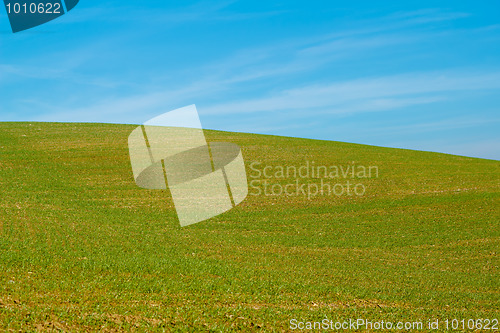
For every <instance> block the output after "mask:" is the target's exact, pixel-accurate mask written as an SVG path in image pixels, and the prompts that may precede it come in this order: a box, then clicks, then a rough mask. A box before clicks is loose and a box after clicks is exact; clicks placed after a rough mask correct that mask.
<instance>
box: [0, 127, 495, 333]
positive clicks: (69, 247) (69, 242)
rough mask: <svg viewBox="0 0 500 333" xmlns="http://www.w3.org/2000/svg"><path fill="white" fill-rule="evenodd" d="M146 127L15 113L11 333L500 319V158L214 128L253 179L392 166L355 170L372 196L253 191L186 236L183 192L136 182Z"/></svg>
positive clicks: (1, 296) (1, 134) (5, 181)
mask: <svg viewBox="0 0 500 333" xmlns="http://www.w3.org/2000/svg"><path fill="white" fill-rule="evenodd" d="M133 128H135V126H129V125H105V124H64V123H53V124H49V123H0V330H8V329H14V330H19V329H22V330H24V331H27V330H28V331H29V330H51V329H56V330H65V331H74V330H76V331H87V330H88V331H91V330H92V331H95V330H98V329H101V330H104V331H113V330H131V329H135V330H138V331H143V330H148V331H152V330H159V331H161V330H166V331H172V330H174V331H175V330H179V331H200V330H201V331H210V330H212V331H221V330H222V331H231V330H242V331H249V330H252V331H254V330H258V329H261V330H264V331H288V330H290V321H291V320H292V319H296V320H297V321H301V322H307V321H321V320H323V319H325V318H328V319H329V320H332V321H333V322H335V321H338V320H342V321H343V320H349V319H353V320H356V319H358V318H364V319H366V320H371V321H381V320H384V321H394V322H397V321H422V322H424V324H425V325H426V323H427V320H429V319H432V320H435V319H440V320H445V319H449V320H451V319H455V318H456V319H459V320H462V319H466V320H467V319H479V318H489V319H494V318H497V319H500V315H499V312H500V311H499V309H500V293H499V290H500V274H499V266H500V260H499V255H500V253H499V252H500V251H499V248H500V246H499V245H500V211H499V207H500V205H499V197H500V195H499V193H500V181H499V180H500V162H499V161H493V160H482V159H474V158H467V157H460V156H452V155H446V154H438V153H430V152H420V151H410V150H401V149H390V148H381V147H373V146H366V145H356V144H349V143H341V142H328V141H316V140H306V139H296V138H286V137H275V136H264V135H253V134H239V133H226V132H216V131H206V136H207V139H208V141H226V142H233V143H236V144H238V145H239V146H240V147H241V148H242V151H243V155H244V158H245V162H246V165H247V171H248V175H249V181H252V180H255V179H257V178H256V176H257V174H258V172H257V171H255V170H253V169H258V168H260V169H259V170H261V171H263V168H264V167H266V166H267V167H269V168H268V170H272V171H273V172H277V171H279V166H284V167H286V166H295V167H297V168H299V167H300V166H303V165H305V164H307V163H311V164H312V163H313V162H314V164H315V165H316V166H328V167H331V166H367V167H368V166H376V167H377V168H378V177H375V176H373V177H370V178H356V179H353V180H352V181H353V182H354V183H359V184H362V185H363V188H364V189H365V193H364V195H345V194H344V195H330V194H325V193H323V194H317V195H315V196H313V197H310V198H308V196H307V195H303V194H302V193H298V194H297V193H294V194H293V195H265V194H264V193H261V194H260V195H255V194H256V192H257V190H256V189H250V191H251V195H249V196H248V197H247V199H246V200H245V201H244V202H243V203H242V204H240V205H239V206H237V207H236V208H235V209H233V210H231V211H229V212H227V213H224V214H222V215H220V216H218V217H215V218H213V219H211V220H208V221H204V222H201V223H198V224H195V225H192V226H189V227H186V228H180V226H179V224H178V221H177V217H176V213H175V210H174V206H173V203H172V200H171V198H170V194H169V192H168V191H155V190H144V189H140V188H138V187H137V186H136V185H135V183H134V180H133V177H132V172H131V168H130V162H129V156H128V148H127V138H128V135H129V133H130V132H131V131H132V130H133ZM252 163H254V164H253V169H251V168H250V165H251V164H252ZM259 179H260V181H263V180H264V178H263V176H262V177H260V178H259ZM266 180H267V181H269V182H270V184H279V185H276V187H275V189H277V188H279V186H281V187H282V188H283V187H284V186H286V185H287V184H291V183H293V182H295V181H296V179H295V178H293V179H292V177H275V174H273V177H272V178H269V179H266ZM320 180H321V179H319V178H312V177H310V178H303V179H300V181H301V182H304V183H308V184H311V183H316V184H317V183H318V182H320ZM347 180H349V179H345V178H340V179H333V180H332V179H329V180H328V181H330V182H334V183H340V184H344V183H346V181H347ZM254 184H255V183H254ZM261 189H262V188H261ZM441 327H442V326H441Z"/></svg>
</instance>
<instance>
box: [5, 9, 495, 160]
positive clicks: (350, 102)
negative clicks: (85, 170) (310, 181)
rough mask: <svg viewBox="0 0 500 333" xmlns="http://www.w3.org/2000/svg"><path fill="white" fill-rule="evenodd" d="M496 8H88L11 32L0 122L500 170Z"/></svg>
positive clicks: (7, 26) (6, 54) (6, 33)
mask: <svg viewBox="0 0 500 333" xmlns="http://www.w3.org/2000/svg"><path fill="white" fill-rule="evenodd" d="M499 13H500V2H499V1H475V2H471V1H456V0H455V1H439V2H436V1H425V0H424V1H422V0H421V1H404V2H401V1H399V2H397V1H391V2H389V1H377V2H374V1H357V2H333V1H314V0H313V1H290V0H287V1H165V0H161V1H156V0H155V1H128V0H120V1H86V0H81V1H80V4H79V5H78V6H77V7H76V8H75V9H74V10H73V11H71V12H69V13H68V14H67V15H64V16H62V17H61V18H59V19H57V20H54V21H52V22H49V23H47V24H44V25H42V26H39V27H37V28H34V29H31V30H28V31H24V32H20V33H16V34H13V33H12V32H11V31H10V26H9V23H8V20H7V16H6V12H5V10H4V9H3V8H2V9H0V22H1V23H0V91H1V95H0V96H1V103H0V121H58V122H66V121H72V122H73V121H75V122H106V123H108V122H109V123H134V124H139V123H143V122H145V121H147V120H148V119H150V118H152V117H154V116H156V115H158V114H161V113H163V112H166V111H169V110H172V109H175V108H178V107H182V106H185V105H189V104H196V105H197V107H198V111H199V113H200V117H201V121H202V124H203V126H204V127H205V128H211V129H220V130H227V131H240V132H252V133H265V134H276V135H285V136H295V137H306V138H317V139H326V140H335V141H346V142H355V143H364V144H372V145H380V146H388V147H401V148H410V149H418V150H430V151H438V152H446V153H452V154H459V155H466V156H474V157H483V158H491V159H500V14H499Z"/></svg>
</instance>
